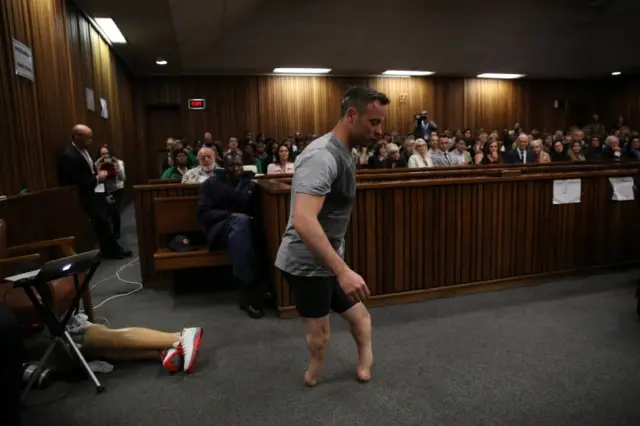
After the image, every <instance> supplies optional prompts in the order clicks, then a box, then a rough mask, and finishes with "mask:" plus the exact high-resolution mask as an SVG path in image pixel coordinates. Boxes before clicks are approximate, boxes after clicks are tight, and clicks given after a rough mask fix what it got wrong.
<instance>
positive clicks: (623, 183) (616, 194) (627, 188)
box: [609, 176, 635, 201]
mask: <svg viewBox="0 0 640 426" xmlns="http://www.w3.org/2000/svg"><path fill="white" fill-rule="evenodd" d="M609 182H611V186H612V187H613V196H612V197H611V199H612V200H613V201H631V200H634V199H635V197H634V194H633V178H632V177H630V176H627V177H620V178H614V177H612V178H609Z"/></svg>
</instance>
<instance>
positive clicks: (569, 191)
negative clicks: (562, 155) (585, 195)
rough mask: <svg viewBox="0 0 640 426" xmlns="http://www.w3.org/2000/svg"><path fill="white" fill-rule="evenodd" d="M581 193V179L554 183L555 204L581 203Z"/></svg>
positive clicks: (562, 180) (555, 181)
mask: <svg viewBox="0 0 640 426" xmlns="http://www.w3.org/2000/svg"><path fill="white" fill-rule="evenodd" d="M581 193H582V180H581V179H561V180H554V181H553V204H571V203H579V202H580V196H581Z"/></svg>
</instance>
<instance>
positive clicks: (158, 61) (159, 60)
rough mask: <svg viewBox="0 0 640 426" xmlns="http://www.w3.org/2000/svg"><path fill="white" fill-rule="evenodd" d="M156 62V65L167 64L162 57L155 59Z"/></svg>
mask: <svg viewBox="0 0 640 426" xmlns="http://www.w3.org/2000/svg"><path fill="white" fill-rule="evenodd" d="M156 64H158V65H167V64H168V62H167V61H166V60H164V59H158V60H157V61H156Z"/></svg>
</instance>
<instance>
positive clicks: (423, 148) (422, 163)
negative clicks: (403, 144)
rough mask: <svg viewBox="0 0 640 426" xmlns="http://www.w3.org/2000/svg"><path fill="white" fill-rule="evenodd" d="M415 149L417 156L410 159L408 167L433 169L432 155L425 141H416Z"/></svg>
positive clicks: (414, 155)
mask: <svg viewBox="0 0 640 426" xmlns="http://www.w3.org/2000/svg"><path fill="white" fill-rule="evenodd" d="M415 149H416V152H415V154H413V155H412V156H411V157H409V163H408V164H407V167H409V168H411V169H420V168H422V167H433V161H431V155H430V154H429V151H427V142H426V141H425V140H424V139H422V138H420V139H416V145H415Z"/></svg>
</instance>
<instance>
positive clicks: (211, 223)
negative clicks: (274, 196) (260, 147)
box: [198, 169, 255, 247]
mask: <svg viewBox="0 0 640 426" xmlns="http://www.w3.org/2000/svg"><path fill="white" fill-rule="evenodd" d="M251 179H253V172H243V173H242V175H240V177H239V179H238V183H237V185H235V186H231V185H230V184H229V180H228V178H227V171H226V170H225V169H216V170H215V174H214V175H213V176H212V177H210V178H209V179H207V180H206V181H204V182H203V183H202V185H200V196H199V199H198V222H199V223H200V226H202V229H203V231H204V233H205V235H206V236H207V242H208V244H209V246H210V247H211V246H212V245H213V243H214V242H215V241H216V240H217V237H218V234H219V233H220V231H221V230H222V229H223V228H224V225H225V224H226V222H227V221H228V220H229V218H230V217H231V214H232V213H244V214H246V215H247V216H253V215H254V211H253V210H254V207H253V204H254V200H253V198H254V197H253V190H254V186H255V183H254V182H253V181H252V180H251Z"/></svg>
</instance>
